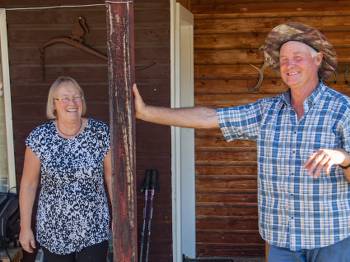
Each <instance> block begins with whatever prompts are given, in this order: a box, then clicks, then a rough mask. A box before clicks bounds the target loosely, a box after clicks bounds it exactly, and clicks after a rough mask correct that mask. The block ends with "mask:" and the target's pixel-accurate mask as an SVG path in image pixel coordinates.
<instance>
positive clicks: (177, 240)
mask: <svg viewBox="0 0 350 262" xmlns="http://www.w3.org/2000/svg"><path fill="white" fill-rule="evenodd" d="M175 11H176V0H170V70H171V74H170V105H171V107H174V105H175V104H176V103H175V102H176V100H177V99H176V98H175V86H176V82H175V81H176V79H178V78H177V75H176V72H178V70H176V61H175V53H176V51H175V47H176V45H175V39H176V36H175V33H176V30H175V16H176V14H175ZM176 136H178V134H177V132H176V129H175V128H174V127H171V185H172V186H171V199H172V203H171V206H172V240H173V241H172V243H173V245H172V246H173V261H174V262H178V261H181V256H182V253H181V250H182V248H181V227H180V226H179V225H178V223H177V221H181V214H180V212H177V210H180V203H181V201H180V200H181V199H178V197H179V196H180V192H179V186H180V183H179V181H178V178H179V176H178V174H177V170H180V167H179V162H178V159H179V156H178V154H177V152H178V150H176V146H177V144H176V143H175V141H176Z"/></svg>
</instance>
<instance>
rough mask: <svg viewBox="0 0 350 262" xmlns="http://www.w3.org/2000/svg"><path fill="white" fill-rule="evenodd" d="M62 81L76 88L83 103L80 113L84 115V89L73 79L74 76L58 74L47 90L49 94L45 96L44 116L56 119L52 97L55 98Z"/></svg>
mask: <svg viewBox="0 0 350 262" xmlns="http://www.w3.org/2000/svg"><path fill="white" fill-rule="evenodd" d="M64 83H71V84H73V86H74V87H75V88H76V89H77V90H78V92H79V93H80V95H81V97H82V103H83V108H82V115H85V113H86V103H85V99H84V91H83V89H82V88H81V87H80V85H79V84H78V82H77V81H75V79H74V78H72V77H69V76H59V77H58V78H57V79H56V80H55V82H53V83H52V85H51V87H50V90H49V95H48V96H47V104H46V116H47V118H48V119H56V110H55V106H54V99H55V94H56V91H57V89H58V88H59V87H60V86H61V85H62V84H64Z"/></svg>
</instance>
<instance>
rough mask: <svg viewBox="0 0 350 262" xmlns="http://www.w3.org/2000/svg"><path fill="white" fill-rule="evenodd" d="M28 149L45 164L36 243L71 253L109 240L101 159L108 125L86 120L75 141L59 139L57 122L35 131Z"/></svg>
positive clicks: (32, 133) (59, 251)
mask: <svg viewBox="0 0 350 262" xmlns="http://www.w3.org/2000/svg"><path fill="white" fill-rule="evenodd" d="M26 145H27V146H28V147H29V148H30V149H31V150H32V151H33V152H34V153H35V154H36V155H37V156H38V157H39V159H40V162H41V168H40V173H41V190H40V195H39V201H38V213H37V240H38V242H39V243H40V245H41V246H43V247H45V248H47V249H48V250H50V251H51V252H53V253H56V254H69V253H72V252H76V251H80V250H82V249H83V248H84V247H87V246H91V245H94V244H97V243H100V242H102V241H104V240H108V239H109V237H110V228H109V221H110V216H109V209H108V202H107V192H106V190H105V187H104V172H103V159H104V157H105V156H106V154H107V152H108V151H109V148H110V139H109V129H108V126H107V125H106V124H105V123H103V122H100V121H97V120H94V119H91V118H90V119H88V123H87V125H86V127H85V128H84V130H83V131H82V132H81V133H80V134H78V135H77V136H76V137H74V138H71V139H67V138H63V137H61V136H59V134H58V132H57V130H56V126H55V124H54V122H53V121H50V122H47V123H44V124H42V125H40V126H39V127H37V128H35V129H34V130H33V131H32V132H31V133H30V135H29V136H28V138H27V139H26Z"/></svg>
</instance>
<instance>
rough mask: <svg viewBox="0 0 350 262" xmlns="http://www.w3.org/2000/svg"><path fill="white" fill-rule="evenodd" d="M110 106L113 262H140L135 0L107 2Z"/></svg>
mask: <svg viewBox="0 0 350 262" xmlns="http://www.w3.org/2000/svg"><path fill="white" fill-rule="evenodd" d="M105 2H106V7H107V48H108V51H107V53H108V79H109V105H110V121H111V125H110V126H111V142H112V170H113V177H112V187H113V188H112V213H113V214H112V216H113V218H112V224H113V228H114V232H113V261H114V262H116V261H118V262H136V261H137V213H136V211H137V209H136V204H137V198H136V168H135V118H134V108H133V96H132V92H131V87H132V84H133V83H134V79H135V72H134V71H135V70H134V68H135V67H134V9H133V1H132V0H129V1H128V0H106V1H105Z"/></svg>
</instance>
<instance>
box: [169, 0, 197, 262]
mask: <svg viewBox="0 0 350 262" xmlns="http://www.w3.org/2000/svg"><path fill="white" fill-rule="evenodd" d="M170 13H171V15H170V17H171V26H170V27H171V30H170V34H171V36H170V49H171V107H172V108H174V107H192V106H194V69H193V15H192V13H191V12H190V11H188V10H187V9H185V8H184V7H183V6H181V5H180V4H179V3H176V0H170ZM194 150H195V149H194V130H193V129H190V128H178V127H171V169H172V229H173V261H176V262H180V261H182V256H183V254H184V255H186V256H188V257H195V255H196V223H195V222H196V217H195V215H196V214H195V158H194Z"/></svg>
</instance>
